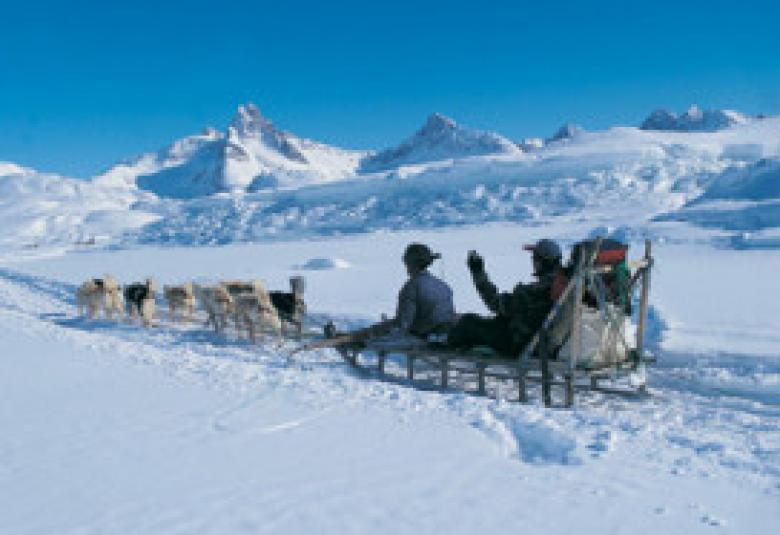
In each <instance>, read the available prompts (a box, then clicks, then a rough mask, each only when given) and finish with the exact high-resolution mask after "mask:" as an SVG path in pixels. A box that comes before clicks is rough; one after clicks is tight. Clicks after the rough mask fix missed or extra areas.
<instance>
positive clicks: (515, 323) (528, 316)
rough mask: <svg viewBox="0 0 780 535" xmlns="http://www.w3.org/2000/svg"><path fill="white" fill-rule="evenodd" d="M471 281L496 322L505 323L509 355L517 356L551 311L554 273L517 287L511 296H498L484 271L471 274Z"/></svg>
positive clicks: (503, 293) (505, 294)
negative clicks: (509, 349) (511, 353)
mask: <svg viewBox="0 0 780 535" xmlns="http://www.w3.org/2000/svg"><path fill="white" fill-rule="evenodd" d="M472 278H473V280H474V286H476V288H477V292H479V296H480V297H481V298H482V301H483V302H484V303H485V305H486V306H487V307H488V309H490V311H491V312H493V313H495V314H496V317H497V319H498V320H499V321H504V322H506V326H507V336H508V337H510V338H511V347H512V351H513V352H516V353H518V354H519V352H520V351H522V350H523V348H524V347H525V346H526V344H528V342H530V341H531V338H533V336H534V334H535V333H536V331H538V330H539V328H540V327H541V326H542V323H543V322H544V318H545V317H546V316H547V314H548V313H549V312H550V309H552V306H553V301H552V297H551V292H552V284H553V280H554V278H555V274H554V272H551V273H547V274H543V275H541V276H538V277H537V280H536V281H535V282H531V283H528V284H523V283H522V282H521V283H518V284H517V286H515V288H514V290H512V292H511V293H510V292H499V291H498V288H496V285H495V284H493V283H492V282H491V281H490V278H489V277H488V275H487V273H485V272H484V271H480V272H476V273H472Z"/></svg>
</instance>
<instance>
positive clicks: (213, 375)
mask: <svg viewBox="0 0 780 535" xmlns="http://www.w3.org/2000/svg"><path fill="white" fill-rule="evenodd" d="M583 232H584V230H582V229H581V227H578V226H577V225H575V224H572V225H560V226H543V227H536V228H534V227H525V226H517V225H488V226H483V227H474V228H464V229H460V230H449V231H431V232H422V233H421V232H411V233H378V234H370V235H363V236H356V237H348V238H330V239H325V240H314V241H311V240H309V241H298V242H287V243H267V244H237V245H229V246H224V247H211V248H157V247H141V248H133V249H128V250H117V251H94V252H81V253H72V254H68V255H65V256H59V257H53V258H41V259H37V260H34V259H27V260H22V261H17V262H13V263H8V264H7V267H5V268H3V269H2V270H1V271H0V317H1V318H2V325H3V328H2V329H0V340H2V345H3V347H4V348H6V349H5V350H4V351H3V354H4V357H3V358H2V359H1V360H0V366H2V373H0V384H1V387H2V391H3V392H4V396H5V400H6V403H4V404H3V405H2V408H0V425H2V427H3V429H11V430H13V432H12V433H4V434H3V436H2V438H0V458H2V459H3V462H2V464H1V466H2V467H3V468H2V471H0V482H2V484H0V489H2V492H3V496H2V499H0V504H2V505H0V513H2V515H3V518H4V526H5V527H4V529H5V530H7V532H8V533H99V532H106V531H109V532H113V533H226V532H229V533H278V532H290V533H306V532H311V531H312V530H314V531H318V532H353V533H365V532H372V533H373V532H379V533H385V532H386V533H399V532H402V533H404V532H416V533H419V532H440V531H444V530H447V531H450V532H453V533H468V532H473V531H474V530H475V529H494V530H502V529H506V528H507V526H517V527H518V528H523V529H525V530H529V531H531V532H541V531H542V530H544V531H545V532H550V533H565V532H571V531H572V530H575V529H576V530H579V531H583V532H595V531H600V532H601V531H606V532H615V533H618V532H648V531H650V530H653V531H661V532H664V533H710V532H711V531H712V530H713V529H717V530H718V531H720V532H724V533H748V532H749V533H773V532H774V526H775V525H776V524H775V523H776V522H777V521H778V520H780V507H778V503H780V501H779V500H778V498H780V351H778V349H777V348H778V347H780V344H779V342H780V334H778V333H780V320H779V319H778V318H780V306H779V305H778V304H777V302H776V300H773V299H767V298H766V296H767V290H766V287H765V285H766V281H767V280H771V277H770V275H771V274H772V273H776V272H777V270H778V268H780V255H778V254H777V253H775V252H774V251H760V250H759V251H732V250H728V249H726V250H722V249H715V248H713V247H711V246H710V245H708V244H707V243H702V244H698V245H697V244H696V243H688V244H685V245H682V244H670V245H663V244H660V245H657V255H656V256H657V262H658V269H657V270H656V273H655V276H654V280H653V290H652V303H653V311H652V314H651V333H652V334H651V347H652V350H653V351H654V352H655V353H656V354H657V356H658V359H659V362H658V364H657V365H656V366H654V367H651V368H650V369H649V370H648V373H649V384H650V391H651V395H650V396H649V397H647V398H639V399H637V398H632V397H622V396H615V395H607V394H603V393H582V394H580V395H579V396H578V406H577V407H576V408H575V409H573V410H561V409H544V408H543V407H542V406H541V403H540V400H539V395H540V394H539V392H538V391H535V390H533V389H532V391H531V402H530V403H529V404H526V405H521V404H517V403H515V402H512V401H510V399H511V396H513V395H514V392H513V390H512V389H511V388H510V387H509V386H508V385H503V386H502V385H496V384H492V385H491V389H490V390H491V395H492V396H493V398H491V399H485V398H479V397H475V396H471V395H468V394H464V393H462V392H459V391H455V390H453V391H451V392H447V393H441V392H438V391H429V390H426V389H420V388H414V387H411V386H409V385H407V384H405V382H403V381H398V382H381V381H379V380H377V379H376V377H373V376H371V375H370V374H369V375H364V374H357V373H355V372H354V371H353V370H352V369H351V368H349V367H348V366H347V365H345V364H344V363H343V362H342V361H341V359H340V357H339V356H338V355H337V354H336V353H335V352H334V351H332V350H320V351H314V352H311V353H299V354H295V355H294V356H292V357H291V356H290V350H291V349H292V348H293V347H294V343H292V342H287V343H286V344H285V346H284V347H281V348H278V347H275V346H274V345H273V344H270V343H266V344H262V345H260V346H251V345H249V344H248V342H247V341H246V340H243V339H239V338H238V337H237V336H236V334H235V333H233V332H232V331H231V332H229V333H228V334H227V335H226V336H217V335H215V334H213V333H210V332H207V331H205V330H203V328H202V327H201V326H200V325H196V324H192V325H187V326H172V325H169V324H167V323H166V322H163V321H160V322H159V326H158V327H156V328H153V329H151V330H143V329H141V328H140V327H138V326H135V325H129V324H125V323H115V322H108V321H105V320H97V321H88V320H85V319H83V318H79V317H77V316H76V314H75V309H74V304H73V292H74V290H75V286H76V284H77V283H78V282H80V281H81V280H82V279H83V278H85V277H86V276H90V275H99V274H100V273H102V272H110V273H113V274H114V275H116V276H118V277H119V278H120V279H121V280H124V281H130V280H136V279H140V278H142V277H144V276H146V275H147V274H149V273H153V274H154V275H155V276H156V277H158V281H159V282H160V283H165V282H170V281H182V280H185V279H189V278H198V279H199V280H206V279H211V280H216V279H219V278H227V277H236V278H241V277H252V276H260V277H262V278H263V279H264V280H266V281H267V282H268V283H269V285H270V286H271V287H281V288H283V287H285V285H286V279H287V277H288V276H289V275H291V274H294V273H296V272H297V270H296V268H297V267H302V266H303V265H305V263H306V260H307V259H312V258H318V257H317V255H320V254H322V252H323V251H328V252H336V251H337V252H338V256H339V258H341V259H343V261H345V262H348V264H349V266H348V267H344V268H342V269H326V270H313V271H308V270H307V271H305V272H303V273H305V275H306V277H307V287H308V294H307V300H308V303H309V307H310V309H311V311H312V314H311V320H310V321H311V323H312V325H316V324H318V323H321V321H322V318H323V316H324V315H328V316H329V317H335V318H336V319H337V320H338V322H339V323H340V324H341V325H344V326H349V325H358V324H363V323H365V322H367V321H371V320H372V319H374V318H376V317H378V315H379V314H380V313H381V312H391V311H392V308H393V306H394V299H395V295H394V294H395V291H396V289H397V288H398V287H399V285H400V283H401V282H402V280H403V277H404V274H403V271H402V269H401V268H402V266H401V263H400V260H399V258H400V256H401V252H402V250H403V247H404V245H405V244H406V243H407V242H408V241H410V240H412V239H417V240H422V241H425V242H427V243H430V244H431V245H432V246H433V247H434V248H435V249H436V250H439V251H441V252H442V253H443V254H444V262H443V263H442V264H441V265H439V266H438V267H437V268H436V269H435V271H437V270H438V272H439V273H440V274H443V275H444V276H445V277H446V278H447V280H448V281H449V282H450V283H451V284H452V285H453V286H454V287H455V289H456V292H455V295H456V301H457V302H456V305H457V307H458V309H459V310H478V311H484V309H483V308H482V307H481V306H480V304H479V302H478V298H477V296H476V292H475V291H474V290H473V289H472V288H471V286H470V284H469V282H468V274H467V272H466V269H465V267H464V266H463V258H464V257H465V253H466V250H467V249H469V248H471V247H475V246H476V247H478V248H479V249H480V251H482V252H483V253H484V255H485V257H486V260H487V268H488V270H489V272H490V273H491V274H492V275H493V276H494V278H495V279H496V282H497V283H498V284H499V286H501V287H503V288H508V287H509V286H510V285H511V283H512V282H513V281H515V279H517V278H518V277H521V278H527V277H528V275H529V273H528V271H529V266H528V263H529V262H528V258H527V256H526V253H524V252H523V251H522V250H521V249H520V244H522V243H525V242H527V241H530V240H532V239H533V238H534V237H536V236H539V235H549V236H554V237H556V238H558V239H560V240H561V241H562V242H563V243H570V241H571V240H572V239H574V238H575V236H579V235H581V234H582V233H583ZM377 244H381V247H377ZM633 247H634V249H635V251H634V252H635V254H636V253H637V250H638V249H639V244H634V246H633ZM704 266H710V267H709V268H706V269H705V268H704ZM748 266H749V267H750V269H751V272H750V273H751V276H747V277H746V276H745V269H746V267H748ZM718 303H721V304H722V306H717V305H718ZM160 314H161V315H164V311H161V312H160ZM463 386H466V387H469V386H470V387H471V388H473V387H474V385H468V384H467V385H463ZM554 393H555V392H554ZM555 394H556V395H557V394H558V393H555ZM496 396H498V397H499V398H503V399H498V400H497V399H494V398H495V397H496Z"/></svg>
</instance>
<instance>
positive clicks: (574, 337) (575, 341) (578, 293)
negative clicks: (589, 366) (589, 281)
mask: <svg viewBox="0 0 780 535" xmlns="http://www.w3.org/2000/svg"><path fill="white" fill-rule="evenodd" d="M576 277H577V280H576V282H575V284H574V303H573V306H574V312H573V314H572V323H571V351H570V352H569V373H570V374H573V373H574V371H575V370H576V369H577V363H578V362H579V361H580V359H582V292H583V282H584V280H583V279H584V278H585V273H584V270H583V269H582V266H581V267H580V269H578V270H577V275H576Z"/></svg>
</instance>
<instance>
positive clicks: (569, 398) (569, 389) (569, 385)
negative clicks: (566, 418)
mask: <svg viewBox="0 0 780 535" xmlns="http://www.w3.org/2000/svg"><path fill="white" fill-rule="evenodd" d="M564 383H565V385H566V393H565V398H564V404H565V405H566V406H567V407H571V406H572V405H574V378H573V377H572V374H570V373H567V374H566V376H565V377H564Z"/></svg>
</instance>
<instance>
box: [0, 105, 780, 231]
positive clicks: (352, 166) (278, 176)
mask: <svg viewBox="0 0 780 535" xmlns="http://www.w3.org/2000/svg"><path fill="white" fill-rule="evenodd" d="M560 133H561V135H559V136H554V137H556V138H557V139H556V141H553V142H550V143H546V144H544V143H537V144H536V145H535V146H534V148H533V150H530V149H529V150H521V149H520V148H518V147H517V146H516V145H515V144H513V143H512V142H511V141H509V140H507V139H506V138H503V137H502V136H500V135H498V134H494V133H490V132H481V131H477V130H471V129H468V128H464V127H461V126H458V125H457V124H456V123H455V122H454V121H452V120H450V119H447V118H446V117H443V116H441V115H436V114H434V115H432V116H431V117H430V118H429V119H428V121H427V122H426V124H425V126H424V127H423V128H422V129H421V130H420V131H419V132H417V133H416V134H415V135H414V136H412V137H411V138H410V139H409V140H407V141H406V142H404V143H402V144H401V145H400V146H398V147H396V148H393V149H388V150H386V151H383V152H379V153H377V154H374V155H368V156H366V155H365V153H360V152H355V151H344V150H342V149H337V148H334V147H328V146H327V145H322V144H319V143H315V142H312V141H308V140H304V139H301V138H298V137H296V136H293V135H292V134H289V133H287V132H283V131H281V130H278V129H277V128H275V127H274V126H273V125H272V124H271V123H270V121H268V120H267V119H265V118H264V117H263V116H262V115H260V113H259V111H258V110H257V108H256V107H254V106H251V105H247V106H242V107H241V108H239V111H238V113H237V114H236V117H235V118H234V120H233V121H232V122H231V124H230V126H229V127H228V128H227V129H226V131H225V132H219V131H217V130H214V129H207V130H205V131H204V132H203V133H201V134H198V135H194V136H189V137H186V138H184V139H181V140H179V141H177V142H175V143H173V144H172V145H170V146H169V147H167V148H165V149H163V150H161V151H159V152H156V153H150V154H146V155H143V156H141V157H138V158H135V159H133V160H128V161H125V162H122V163H120V164H118V165H116V166H114V167H113V168H112V169H110V170H109V171H108V172H106V173H104V174H103V175H100V176H98V177H95V178H94V179H93V180H92V181H80V180H74V179H67V178H63V177H57V176H51V175H41V174H39V173H35V172H34V171H31V170H26V169H24V168H22V167H19V166H16V165H14V164H0V174H3V178H2V180H0V184H2V188H3V189H2V192H3V193H4V198H3V203H2V206H1V207H0V219H2V220H3V221H7V222H8V225H10V226H9V227H8V228H12V229H18V233H14V232H11V233H10V234H7V235H6V240H5V241H6V242H8V243H11V242H14V243H16V244H17V245H19V244H22V245H24V244H28V243H35V244H38V243H54V242H62V243H70V244H72V243H74V242H79V241H83V240H84V239H90V238H89V237H91V236H106V237H107V239H109V238H110V239H112V240H114V241H123V242H125V243H137V242H139V241H140V242H144V243H176V244H192V243H199V244H209V243H230V242H235V241H254V240H266V239H298V238H300V237H303V236H317V235H334V234H344V233H357V232H368V231H372V230H379V229H402V228H403V229H418V228H438V227H443V226H447V225H463V224H481V223H485V222H489V221H513V222H518V221H536V222H543V221H549V220H550V219H551V218H558V217H567V218H575V219H577V218H582V219H587V220H589V221H593V222H598V223H599V224H607V225H612V224H620V225H624V224H625V225H630V224H635V225H639V226H642V225H644V224H646V223H647V222H648V221H656V220H664V221H668V220H676V221H687V222H693V223H696V224H706V225H707V226H716V227H718V228H739V229H750V230H756V229H762V228H766V227H775V226H777V227H780V195H778V193H777V189H776V185H777V179H776V176H777V173H776V169H777V168H778V167H780V164H778V163H777V162H778V158H780V141H778V140H780V118H777V117H770V118H765V119H763V120H748V121H746V122H744V123H739V124H735V125H733V126H731V127H728V128H724V129H721V130H718V131H715V132H695V133H689V132H680V131H659V130H643V129H640V128H634V127H614V128H610V129H607V130H604V131H593V132H586V131H583V130H579V129H577V128H574V127H572V126H570V125H567V126H565V127H564V128H562V129H561V131H560ZM563 140H565V142H561V141H563ZM364 156H365V157H364ZM361 157H363V158H362V161H361ZM369 171H370V172H369ZM214 193H221V194H220V195H213V194H214ZM713 203H716V204H717V207H716V208H717V210H716V209H715V208H713V206H714V205H713ZM734 203H737V204H739V206H737V207H736V208H734V207H735V204H734ZM740 203H741V204H740ZM726 205H728V207H729V208H728V210H730V212H728V213H727V211H726V210H724V209H723V207H724V206H726ZM735 210H738V211H735ZM702 214H704V215H702ZM109 219H110V221H109ZM85 237H86V238H85Z"/></svg>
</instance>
